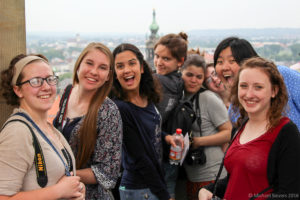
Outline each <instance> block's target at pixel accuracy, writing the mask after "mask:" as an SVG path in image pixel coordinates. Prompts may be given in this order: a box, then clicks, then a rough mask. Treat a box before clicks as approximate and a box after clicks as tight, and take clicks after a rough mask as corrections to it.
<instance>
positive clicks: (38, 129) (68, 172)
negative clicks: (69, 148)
mask: <svg viewBox="0 0 300 200" xmlns="http://www.w3.org/2000/svg"><path fill="white" fill-rule="evenodd" d="M14 115H19V116H22V117H24V118H25V119H27V120H28V121H29V122H30V123H31V124H32V126H33V127H34V128H35V129H36V130H37V131H38V132H39V134H40V135H41V136H42V138H43V139H44V140H45V141H46V142H47V143H48V144H49V145H50V147H51V148H52V149H53V151H54V152H55V153H56V154H57V156H58V157H59V158H60V160H61V161H62V163H63V165H64V167H65V175H66V176H71V174H70V170H69V167H68V165H67V164H66V163H65V161H64V160H63V158H62V157H61V155H60V154H59V153H58V151H57V149H56V148H55V147H54V145H53V144H52V143H51V141H50V140H49V139H48V138H47V136H46V135H45V134H44V133H43V131H42V130H41V129H40V128H39V127H38V126H37V125H36V123H34V121H33V120H32V119H31V118H30V117H29V116H28V115H26V114H25V113H21V112H18V113H15V114H14Z"/></svg>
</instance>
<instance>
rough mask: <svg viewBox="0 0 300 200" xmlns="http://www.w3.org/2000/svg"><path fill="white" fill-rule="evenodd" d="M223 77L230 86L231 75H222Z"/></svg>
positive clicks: (231, 81)
mask: <svg viewBox="0 0 300 200" xmlns="http://www.w3.org/2000/svg"><path fill="white" fill-rule="evenodd" d="M223 77H224V79H225V81H226V82H227V83H228V84H229V85H230V86H231V85H232V84H233V78H234V77H233V76H232V75H231V74H224V75H223Z"/></svg>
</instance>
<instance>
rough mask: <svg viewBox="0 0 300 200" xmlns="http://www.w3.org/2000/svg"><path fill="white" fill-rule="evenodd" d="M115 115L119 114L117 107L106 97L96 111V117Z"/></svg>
mask: <svg viewBox="0 0 300 200" xmlns="http://www.w3.org/2000/svg"><path fill="white" fill-rule="evenodd" d="M103 114H105V115H115V114H119V109H118V106H117V105H116V103H115V102H114V101H112V100H111V99H110V98H108V97H106V98H105V99H104V101H103V103H102V105H101V106H100V108H99V110H98V115H100V116H101V115H103Z"/></svg>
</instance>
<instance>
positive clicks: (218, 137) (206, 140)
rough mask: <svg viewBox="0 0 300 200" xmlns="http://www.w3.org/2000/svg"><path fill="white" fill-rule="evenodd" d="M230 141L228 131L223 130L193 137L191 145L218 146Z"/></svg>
mask: <svg viewBox="0 0 300 200" xmlns="http://www.w3.org/2000/svg"><path fill="white" fill-rule="evenodd" d="M229 141H230V131H229V130H224V131H220V132H218V133H216V134H213V135H208V136H203V137H194V138H193V147H199V146H219V145H223V144H224V143H227V142H229Z"/></svg>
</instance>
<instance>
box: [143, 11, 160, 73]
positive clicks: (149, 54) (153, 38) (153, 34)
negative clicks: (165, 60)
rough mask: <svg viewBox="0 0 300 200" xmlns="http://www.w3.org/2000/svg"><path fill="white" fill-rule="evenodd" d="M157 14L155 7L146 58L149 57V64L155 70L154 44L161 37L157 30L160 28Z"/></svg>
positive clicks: (147, 42)
mask: <svg viewBox="0 0 300 200" xmlns="http://www.w3.org/2000/svg"><path fill="white" fill-rule="evenodd" d="M155 15H156V14H155V9H153V20H152V24H151V25H150V31H151V35H150V37H149V39H148V40H147V41H146V59H147V62H148V63H149V66H150V67H151V68H152V69H153V70H154V69H155V67H154V63H153V59H154V45H155V43H156V42H157V41H158V39H159V37H158V35H157V31H158V29H159V26H158V24H157V23H156V19H155Z"/></svg>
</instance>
